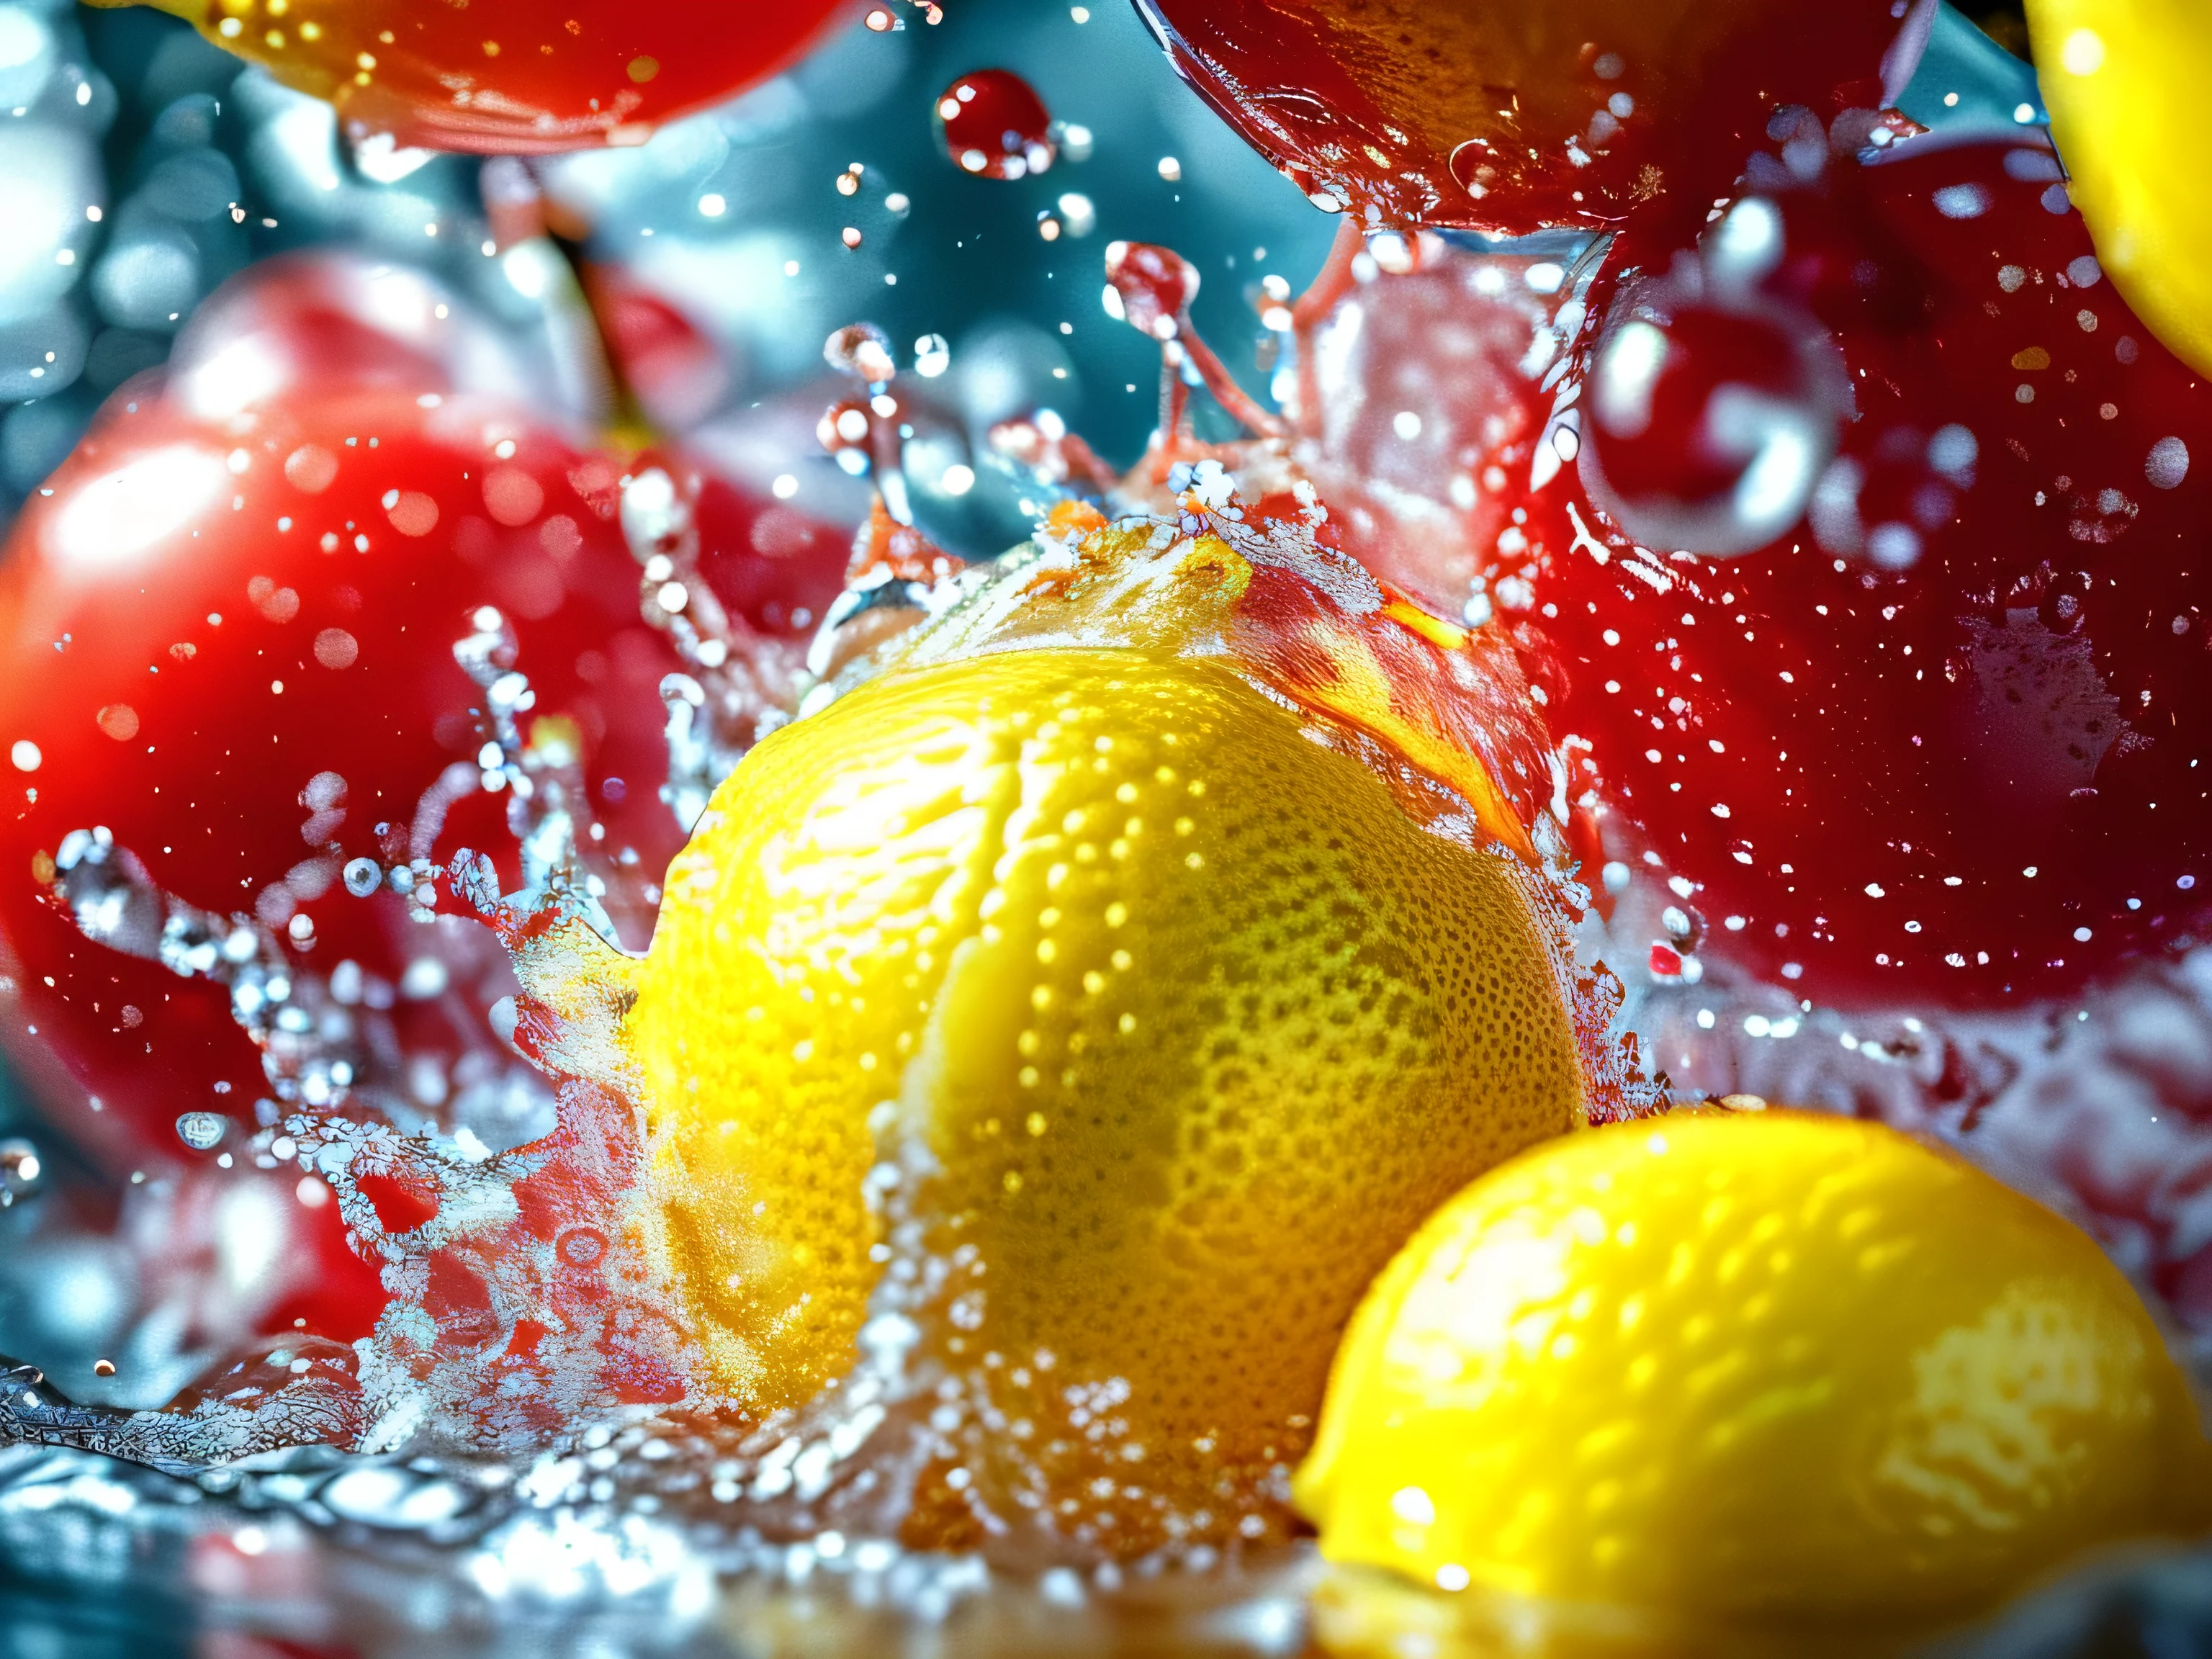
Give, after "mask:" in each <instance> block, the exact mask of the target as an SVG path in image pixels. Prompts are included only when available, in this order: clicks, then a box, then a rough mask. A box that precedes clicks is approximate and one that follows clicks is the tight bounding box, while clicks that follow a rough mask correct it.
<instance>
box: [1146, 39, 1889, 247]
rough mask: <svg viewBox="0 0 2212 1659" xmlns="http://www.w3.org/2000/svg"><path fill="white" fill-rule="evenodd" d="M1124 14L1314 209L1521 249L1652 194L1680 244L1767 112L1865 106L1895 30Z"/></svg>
mask: <svg viewBox="0 0 2212 1659" xmlns="http://www.w3.org/2000/svg"><path fill="white" fill-rule="evenodd" d="M1140 8H1141V9H1142V10H1143V11H1144V13H1145V15H1146V17H1147V19H1148V20H1149V21H1151V22H1152V26H1153V30H1154V33H1157V34H1158V36H1159V38H1160V40H1161V42H1162V44H1163V45H1164V46H1166V48H1167V50H1168V52H1169V54H1170V57H1171V58H1173V60H1174V62H1175V65H1176V70H1177V71H1178V72H1179V73H1180V74H1181V75H1182V76H1183V78H1184V79H1185V80H1187V81H1188V82H1190V83H1191V84H1192V86H1194V88H1197V90H1198V91H1199V93H1200V94H1201V95H1202V96H1204V97H1205V98H1206V100H1207V102H1209V103H1211V104H1212V106H1214V108H1215V109H1216V110H1217V111H1218V112H1219V113H1220V114H1221V115H1222V117H1223V118H1225V120H1227V121H1228V122H1229V124H1230V125H1231V126H1232V127H1234V128H1236V129H1237V131H1238V132H1239V133H1240V134H1242V135H1243V137H1244V138H1245V139H1246V140H1247V142H1249V143H1251V144H1252V145H1253V147H1254V148H1255V149H1258V150H1259V151H1260V152H1261V154H1262V155H1266V156H1267V158H1268V159H1269V160H1271V161H1273V162H1275V163H1276V165H1277V166H1279V167H1282V168H1283V170H1284V171H1285V172H1286V173H1289V174H1290V176H1291V178H1292V179H1294V180H1295V181H1296V182H1297V184H1298V185H1299V187H1300V188H1301V189H1304V190H1305V191H1308V192H1309V193H1310V194H1311V195H1313V196H1314V197H1316V200H1320V199H1322V197H1327V198H1328V200H1329V201H1330V202H1332V203H1334V204H1335V205H1336V206H1338V207H1349V208H1351V209H1352V210H1354V211H1357V212H1361V213H1364V214H1367V215H1368V216H1369V217H1370V222H1372V221H1373V219H1374V218H1376V217H1378V216H1379V217H1380V219H1381V220H1382V221H1383V222H1387V223H1399V224H1413V223H1419V224H1431V225H1459V226H1467V227H1472V228H1478V229H1483V230H1491V231H1499V232H1508V233H1516V234H1517V233H1521V232H1526V231H1530V230H1534V229H1536V228H1539V227H1541V226H1545V225H1590V226H1596V225H1604V224H1610V223H1613V222H1618V221H1619V220H1620V219H1621V218H1622V217H1624V216H1626V215H1627V214H1628V213H1629V212H1630V211H1631V210H1634V209H1637V208H1638V206H1639V204H1645V203H1649V202H1650V201H1652V200H1653V199H1654V198H1655V197H1658V196H1660V195H1661V194H1662V192H1666V193H1668V194H1669V195H1670V197H1671V200H1672V205H1671V206H1670V207H1669V208H1668V209H1666V210H1664V211H1666V212H1668V215H1669V216H1671V217H1674V218H1675V219H1677V220H1679V221H1680V222H1686V223H1687V224H1688V225H1689V226H1692V227H1694V226H1695V225H1696V224H1697V223H1698V222H1699V220H1700V219H1702V218H1703V216H1704V214H1705V209H1706V208H1707V207H1708V206H1709V205H1710V204H1711V198H1712V197H1715V196H1717V195H1722V194H1724V193H1725V192H1726V191H1728V189H1729V185H1731V183H1732V182H1733V180H1734V179H1735V165H1736V163H1737V161H1739V160H1740V159H1741V156H1742V155H1744V154H1745V153H1746V151H1747V150H1748V149H1750V148H1751V147H1752V145H1753V143H1755V142H1756V141H1757V137H1758V135H1759V130H1760V129H1761V128H1762V127H1763V126H1764V125H1765V123H1766V120H1767V118H1768V117H1769V116H1770V115H1771V113H1772V112H1773V111H1774V109H1775V107H1776V106H1778V105H1784V104H1805V105H1810V106H1814V107H1817V108H1819V109H1821V110H1823V111H1830V112H1832V111H1834V110H1837V109H1842V108H1844V107H1847V106H1857V107H1864V108H1869V109H1871V108H1872V107H1874V106H1878V105H1880V104H1881V102H1882V79H1883V54H1884V52H1885V51H1886V49H1887V47H1888V46H1889V45H1890V43H1891V41H1892V40H1893V38H1894V37H1895V36H1896V35H1897V33H1898V32H1899V24H1898V22H1897V21H1895V18H1894V17H1893V14H1892V9H1891V7H1890V5H1889V4H1888V3H1887V0H1829V3H1823V4H1821V5H1819V6H1817V7H1812V8H1807V7H1801V6H1793V5H1783V4H1775V3H1771V0H1730V3H1728V4H1725V5H1710V4H1700V3H1695V0H1661V3H1654V4H1641V5H1638V4H1628V3H1623V0H1574V3H1571V4H1560V3H1556V0H1514V3H1511V4H1507V5H1486V4H1476V3H1474V0H1453V3H1449V4H1444V5H1415V4H1412V3H1409V0H1367V3H1362V0H1293V3H1288V4H1283V3H1274V0H1140ZM1683 215H1686V216H1687V217H1686V220H1681V218H1680V216H1683ZM1647 216H1649V215H1648V214H1647Z"/></svg>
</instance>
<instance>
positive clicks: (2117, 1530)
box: [1297, 1112, 2212, 1653]
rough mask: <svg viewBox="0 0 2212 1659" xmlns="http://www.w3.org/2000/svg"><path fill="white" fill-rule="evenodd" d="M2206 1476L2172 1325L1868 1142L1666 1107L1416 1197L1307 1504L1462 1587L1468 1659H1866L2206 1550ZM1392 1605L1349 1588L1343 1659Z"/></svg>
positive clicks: (1971, 1192)
mask: <svg viewBox="0 0 2212 1659" xmlns="http://www.w3.org/2000/svg"><path fill="white" fill-rule="evenodd" d="M2208 1469H2212V1444H2208V1443H2207V1442H2206V1440H2205V1438H2204V1434H2203V1428H2202V1425H2200V1423H2199V1421H2198V1419H2197V1410H2196V1406H2195V1402H2194V1401H2193V1400H2192V1399H2191V1395H2190V1392H2189V1387H2188V1384H2187V1383H2186V1381H2185V1378H2184V1376H2183V1375H2182V1373H2181V1371H2180V1370H2179V1367H2178V1366H2176V1365H2175V1364H2174V1363H2173V1361H2172V1358H2171V1357H2170V1356H2169V1355H2168V1353H2167V1352H2166V1346H2165V1342H2164V1339H2163V1337H2162V1335H2161V1334H2160V1331H2159V1330H2158V1328H2157V1327H2156V1326H2155V1325H2154V1323H2153V1322H2151V1320H2150V1319H2149V1318H2148V1316H2146V1314H2145V1311H2144V1310H2143V1307H2142V1304H2141V1303H2140V1302H2139V1301H2138V1300H2137V1299H2136V1294H2135V1291H2133V1289H2132V1288H2130V1285H2128V1284H2127V1282H2126V1280H2125V1279H2123V1278H2122V1277H2121V1275H2120V1274H2119V1273H2118V1272H2117V1271H2116V1270H2115V1269H2114V1268H2113V1267H2112V1265H2111V1263H2110V1262H2108V1261H2106V1259H2105V1258H2104V1257H2103V1256H2102V1255H2100V1253H2099V1252H2098V1250H2097V1249H2096V1248H2095V1246H2094V1245H2093V1243H2091V1242H2090V1241H2089V1239H2088V1238H2087V1237H2085V1236H2084V1235H2082V1234H2081V1233H2080V1232H2078V1231H2075V1229H2074V1228H2072V1227H2070V1226H2069V1225H2066V1224H2065V1223H2064V1222H2063V1221H2061V1220H2060V1219H2059V1218H2057V1217H2056V1216H2054V1215H2052V1214H2051V1212H2048V1211H2047V1210H2045V1209H2043V1208H2041V1207H2040V1206H2038V1205H2035V1204H2033V1203H2032V1202H2031V1201H2030V1200H2027V1199H2025V1198H2023V1197H2021V1195H2019V1194H2016V1193H2015V1192H2013V1191H2012V1190H2010V1189H2009V1188H2005V1187H2002V1186H2001V1185H1999V1184H1998V1183H1997V1182H1995V1181H1993V1180H1991V1179H1990V1177H1989V1176H1985V1175H1983V1174H1981V1173H1980V1172H1979V1171H1978V1170H1972V1169H1971V1168H1969V1167H1968V1166H1966V1165H1965V1164H1961V1163H1959V1162H1956V1161H1954V1160H1953V1159H1951V1158H1946V1157H1944V1156H1942V1155H1941V1154H1938V1153H1936V1152H1930V1151H1929V1150H1928V1149H1926V1148H1925V1147H1923V1146H1919V1145H1917V1144H1916V1143H1914V1142H1912V1141H1911V1140H1908V1139H1905V1138H1904V1137H1902V1136H1899V1135H1898V1134H1896V1133H1894V1132H1893V1131H1891V1130H1887V1129H1885V1128H1882V1127H1879V1126H1875V1125H1869V1124H1860V1123H1853V1122H1850V1121H1845V1120H1841V1119H1837V1118H1832V1117H1816V1116H1810V1115H1796V1114H1792V1113H1781V1112H1771V1113H1759V1114H1756V1115H1735V1114H1729V1113H1721V1114H1713V1115H1704V1114H1695V1115H1693V1114H1680V1115H1674V1116H1671V1117H1669V1118H1668V1119H1666V1120H1664V1121H1656V1122H1652V1123H1649V1124H1636V1125H1625V1124H1624V1125H1616V1126H1613V1127H1610V1128H1607V1129H1602V1130H1600V1131H1598V1132H1597V1133H1593V1134H1589V1135H1586V1136H1581V1137H1576V1138H1571V1139H1565V1140H1559V1141H1554V1142H1553V1143H1551V1144H1550V1145H1548V1146H1545V1147H1543V1148H1541V1149H1540V1150H1538V1151H1536V1152H1533V1153H1530V1154H1528V1155H1526V1156H1524V1157H1522V1158H1519V1159H1516V1161H1515V1162H1513V1163H1512V1164H1508V1165H1507V1166H1505V1167H1504V1168H1503V1169H1500V1170H1495V1171H1493V1172H1492V1174H1491V1175H1489V1176H1486V1177H1485V1178H1483V1179H1482V1180H1480V1181H1478V1182H1475V1183H1474V1185H1473V1186H1472V1187H1470V1188H1468V1190H1467V1191H1465V1192H1464V1193H1462V1194H1460V1195H1459V1196H1458V1197H1456V1198H1455V1199H1454V1200H1452V1201H1451V1202H1450V1203H1449V1204H1448V1205H1446V1206H1444V1207H1443V1209H1441V1210H1440V1211H1438V1212H1437V1214H1436V1215H1435V1216H1434V1217H1433V1218H1431V1220H1430V1222H1429V1223H1428V1225H1426V1226H1425V1227H1424V1228H1423V1230H1422V1231H1421V1233H1420V1234H1419V1237H1417V1238H1416V1239H1415V1240H1414V1241H1413V1243H1411V1244H1410V1245H1408V1246H1407V1249H1406V1250H1405V1251H1404V1252H1403V1253H1402V1254H1401V1255H1400V1256H1399V1258H1398V1259H1397V1260H1396V1261H1395V1262H1393V1263H1392V1265H1391V1267H1390V1268H1389V1271H1388V1272H1386V1273H1384V1274H1383V1276H1382V1277H1381V1278H1380V1279H1377V1280H1376V1284H1375V1286H1374V1288H1373V1290H1372V1291H1370V1294H1369V1297H1368V1299H1367V1300H1366V1302H1365V1303H1364V1304H1363V1305H1362V1307H1361V1310H1360V1313H1359V1316H1358V1320H1357V1321H1356V1322H1354V1324H1353V1327H1352V1330H1351V1331H1350V1332H1349V1333H1348V1334H1347V1335H1346V1340H1345V1344H1344V1346H1343V1348H1342V1350H1341V1351H1340V1355H1339V1358H1338V1361H1337V1369H1336V1373H1335V1376H1334V1378H1333V1380H1332V1384H1331V1395H1330V1406H1329V1410H1328V1413H1326V1414H1325V1415H1324V1416H1323V1418H1322V1427H1321V1431H1320V1440H1319V1443H1318V1444H1317V1446H1316V1451H1315V1454H1314V1456H1313V1458H1312V1460H1311V1461H1310V1462H1309V1463H1308V1464H1307V1465H1306V1467H1305V1468H1304V1469H1302V1470H1301V1471H1300V1473H1299V1475H1298V1485H1297V1494H1298V1499H1299V1503H1300V1505H1301V1507H1302V1508H1304V1510H1305V1511H1306V1512H1307V1513H1308V1514H1309V1515H1310V1516H1313V1518H1314V1519H1315V1521H1316V1523H1317V1524H1318V1525H1319V1526H1320V1528H1321V1547H1322V1553H1323V1554H1324V1555H1325V1556H1326V1557H1327V1558H1328V1559H1330V1560H1332V1561H1334V1562H1338V1563H1344V1564H1352V1563H1359V1564H1366V1565H1374V1566H1384V1567H1390V1568H1395V1569H1397V1570H1398V1571H1401V1572H1403V1573H1405V1574H1406V1575H1407V1576H1408V1577H1411V1578H1412V1579H1413V1580H1415V1581H1417V1582H1425V1583H1433V1584H1435V1585H1437V1587H1439V1588H1440V1589H1445V1590H1447V1591H1453V1592H1464V1594H1463V1595H1460V1596H1459V1597H1458V1598H1457V1600H1458V1601H1459V1603H1460V1605H1458V1606H1457V1607H1455V1608H1453V1609H1452V1611H1451V1612H1450V1613H1446V1614H1444V1615H1443V1618H1442V1619H1441V1620H1438V1621H1437V1622H1438V1623H1439V1624H1441V1625H1442V1626H1443V1628H1445V1629H1447V1630H1450V1631H1452V1632H1454V1634H1455V1638H1456V1640H1457V1641H1458V1642H1461V1643H1464V1644H1466V1647H1465V1649H1464V1650H1467V1651H1480V1650H1482V1648H1483V1638H1485V1637H1486V1636H1488V1637H1489V1638H1491V1639H1492V1640H1495V1639H1497V1638H1498V1636H1499V1635H1500V1634H1502V1633H1503V1632H1504V1631H1507V1630H1510V1629H1512V1628H1513V1627H1514V1626H1515V1624H1516V1621H1517V1622H1519V1623H1521V1624H1522V1625H1524V1626H1533V1627H1534V1628H1535V1629H1537V1630H1540V1631H1548V1632H1552V1633H1553V1639H1554V1640H1555V1641H1557V1643H1558V1646H1557V1647H1556V1648H1553V1647H1547V1648H1546V1649H1545V1650H1547V1651H1587V1650H1595V1651H1606V1652H1623V1653H1658V1652H1668V1651H1676V1650H1680V1644H1692V1645H1693V1646H1695V1647H1696V1648H1697V1649H1698V1650H1700V1651H1705V1650H1711V1651H1724V1652H1744V1653H1759V1652H1769V1653H1782V1652H1789V1653H1808V1652H1830V1651H1833V1652H1838V1653H1844V1652H1850V1653H1871V1652H1887V1651H1892V1650H1896V1649H1898V1648H1899V1647H1900V1646H1902V1645H1906V1644H1911V1643H1912V1642H1914V1641H1916V1640H1917V1639H1921V1638H1925V1637H1926V1636H1928V1635H1929V1634H1931V1633H1932V1632H1934V1631H1936V1630H1937V1629H1940V1628H1941V1627H1942V1626H1946V1625H1948V1624H1953V1623H1955V1622H1957V1621H1959V1620H1964V1619H1968V1618H1971V1617H1972V1616H1974V1615H1975V1614H1977V1613H1981V1612H1983V1611H1984V1610H1986V1609H1987V1608H1988V1607H1990V1606H1992V1605H1993V1604H1995V1603H1996V1602H1997V1601H2000V1600H2002V1598H2004V1597H2005V1596H2007V1595H2011V1594H2014V1593H2016V1592H2017V1591H2018V1590H2019V1589H2021V1587H2022V1586H2023V1585H2025V1584H2026V1583H2029V1582H2030V1581H2032V1580H2033V1578H2034V1577H2037V1576H2038V1575H2039V1574H2040V1573H2042V1572H2043V1571H2045V1570H2047V1569H2048V1568H2049V1567H2050V1566H2051V1565H2054V1564H2057V1563H2059V1562H2063V1561H2065V1560H2068V1559H2071V1558H2074V1557H2075V1556H2078V1555H2080V1554H2081V1553H2084V1552H2085V1551H2087V1550H2091V1549H2093V1548H2096V1547H2100V1546H2109V1545H2111V1544H2112V1543H2115V1542H2118V1541H2125V1540H2130V1539H2136V1538H2142V1537H2153V1536H2158V1535H2160V1534H2166V1535H2177V1534H2187V1533H2190V1532H2192V1531H2196V1530H2197V1529H2200V1528H2203V1526H2204V1525H2205V1524H2206V1522H2207V1521H2208V1520H2212V1497H2208V1489H2207V1487H2206V1485H2205V1474H2206V1472H2207V1471H2208ZM1684 1538H1693V1539H1695V1540H1696V1541H1697V1547H1696V1548H1694V1549H1682V1548H1677V1547H1674V1541H1676V1540H1680V1539H1684ZM1388 1596H1389V1593H1388V1592H1387V1590H1386V1591H1383V1593H1382V1595H1381V1597H1380V1598H1379V1599H1381V1600H1382V1601H1383V1607H1372V1606H1365V1605H1363V1603H1364V1602H1367V1601H1369V1600H1370V1595H1369V1594H1368V1593H1366V1592H1365V1591H1364V1588H1363V1581H1362V1580H1361V1579H1360V1578H1359V1577H1358V1576H1357V1575H1353V1576H1352V1577H1349V1578H1348V1579H1347V1580H1346V1582H1345V1583H1344V1584H1343V1585H1342V1586H1341V1588H1340V1589H1339V1590H1338V1591H1337V1592H1336V1593H1335V1599H1334V1606H1333V1607H1332V1608H1331V1611H1330V1612H1329V1613H1328V1614H1326V1615H1325V1616H1324V1620H1323V1627H1324V1631H1325V1632H1326V1631H1327V1629H1328V1626H1329V1625H1330V1624H1331V1623H1332V1622H1334V1624H1336V1625H1337V1626H1339V1627H1340V1629H1339V1639H1338V1640H1332V1641H1330V1642H1329V1645H1330V1646H1331V1647H1332V1649H1340V1650H1345V1651H1352V1652H1366V1651H1375V1650H1388V1644H1387V1642H1385V1641H1383V1640H1382V1639H1380V1638H1381V1637H1382V1634H1383V1632H1387V1631H1388V1629H1389V1624H1390V1622H1391V1621H1390V1620H1389V1616H1388ZM1439 1611H1441V1610H1439ZM1412 1612H1413V1619H1414V1620H1417V1621H1419V1620H1424V1619H1425V1618H1426V1616H1427V1615H1426V1613H1425V1611H1424V1610H1423V1609H1421V1608H1419V1607H1418V1606H1416V1607H1414V1608H1413V1610H1412ZM1377 1613H1381V1614H1382V1615H1383V1617H1382V1618H1381V1620H1379V1622H1380V1623H1381V1624H1382V1626H1383V1632H1375V1631H1372V1630H1370V1629H1363V1626H1367V1625H1369V1624H1370V1620H1375V1617H1376V1614H1377ZM1364 1638H1374V1639H1371V1640H1370V1639H1364ZM1453 1650H1459V1649H1457V1648H1455V1649H1453Z"/></svg>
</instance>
